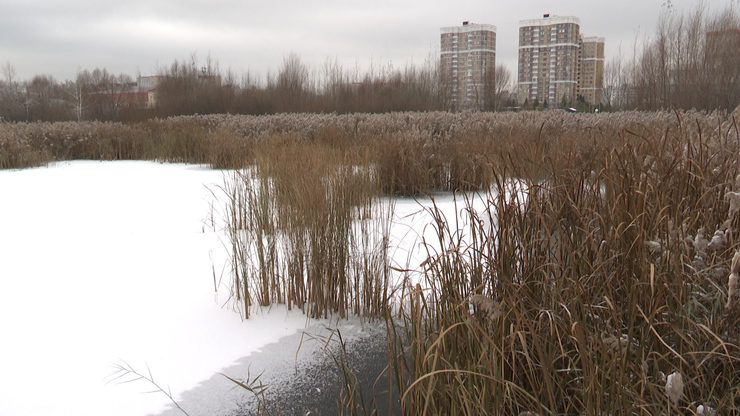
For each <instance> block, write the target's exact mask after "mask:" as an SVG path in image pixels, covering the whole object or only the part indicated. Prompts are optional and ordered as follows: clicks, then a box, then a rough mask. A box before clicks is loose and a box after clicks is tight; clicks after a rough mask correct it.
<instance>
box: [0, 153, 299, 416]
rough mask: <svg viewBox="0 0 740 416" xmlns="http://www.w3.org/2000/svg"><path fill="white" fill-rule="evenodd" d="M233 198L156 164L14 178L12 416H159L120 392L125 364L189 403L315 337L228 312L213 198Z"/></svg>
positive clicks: (0, 230) (8, 334) (6, 350)
mask: <svg viewBox="0 0 740 416" xmlns="http://www.w3.org/2000/svg"><path fill="white" fill-rule="evenodd" d="M222 184H223V173H222V172H219V171H213V170H209V169H205V168H202V167H198V166H192V165H168V164H158V163H150V162H91V161H76V162H64V163H56V164H53V165H51V166H49V167H41V168H35V169H25V170H17V171H0V334H2V335H1V336H0V339H1V340H0V415H145V414H148V413H151V412H157V411H159V410H162V409H164V408H165V405H167V404H168V400H167V398H166V397H164V395H162V394H142V392H145V391H149V390H151V389H152V386H150V385H148V384H147V383H145V382H135V383H128V384H118V383H115V382H109V381H110V376H111V374H112V373H113V372H114V368H113V366H114V365H115V364H117V363H121V362H123V361H125V362H127V363H128V364H130V365H131V366H133V367H134V368H135V369H137V370H139V371H142V372H145V371H147V366H148V368H149V369H150V370H151V372H152V375H153V376H154V378H155V379H156V381H158V382H160V383H162V384H163V385H165V386H169V388H170V389H171V391H172V393H173V394H175V395H177V394H178V393H179V392H181V391H184V390H186V389H189V388H191V387H193V386H195V385H196V384H197V383H198V382H199V381H201V380H204V379H207V378H208V377H210V376H211V375H213V373H214V372H215V371H218V370H219V369H221V368H223V367H225V366H227V365H229V364H230V363H232V362H234V361H235V360H237V359H238V358H240V357H242V356H244V355H247V354H249V353H250V352H253V351H255V350H257V349H259V348H260V347H262V346H263V345H265V344H268V343H270V342H275V341H277V340H278V339H280V338H281V337H284V336H286V335H290V334H293V333H295V332H296V331H298V330H299V329H301V328H303V327H304V326H305V324H306V320H305V318H304V317H303V315H301V314H300V312H299V311H291V312H288V311H286V310H284V309H282V308H280V307H276V308H273V310H272V311H270V312H267V313H265V314H264V315H262V316H260V317H259V319H253V320H249V321H246V322H242V321H241V320H240V318H239V316H238V314H236V313H234V312H232V311H231V310H229V309H228V308H223V307H222V304H223V303H224V302H225V300H226V298H225V295H224V294H223V293H222V294H220V295H219V296H216V294H215V292H214V282H213V266H214V265H215V267H216V275H217V277H218V276H220V275H221V269H220V268H221V266H222V265H223V264H224V260H225V256H226V251H225V250H224V249H223V245H222V241H220V238H221V237H220V235H219V234H218V233H217V232H215V231H214V228H213V227H211V226H210V224H209V222H210V213H211V212H212V210H211V204H212V203H213V196H212V194H211V192H210V191H209V189H208V188H209V187H210V188H214V187H215V186H217V185H222ZM216 215H217V214H216ZM224 278H225V279H226V272H224Z"/></svg>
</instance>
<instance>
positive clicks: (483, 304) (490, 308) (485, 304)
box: [470, 295, 503, 321]
mask: <svg viewBox="0 0 740 416" xmlns="http://www.w3.org/2000/svg"><path fill="white" fill-rule="evenodd" d="M470 303H471V304H473V305H475V306H477V307H478V310H479V311H480V312H481V313H482V314H483V317H484V318H485V319H487V320H488V321H493V320H495V319H498V318H500V317H501V316H502V315H503V311H502V310H501V305H500V304H499V303H498V302H496V301H495V300H493V299H491V298H488V297H486V296H483V295H473V296H471V297H470Z"/></svg>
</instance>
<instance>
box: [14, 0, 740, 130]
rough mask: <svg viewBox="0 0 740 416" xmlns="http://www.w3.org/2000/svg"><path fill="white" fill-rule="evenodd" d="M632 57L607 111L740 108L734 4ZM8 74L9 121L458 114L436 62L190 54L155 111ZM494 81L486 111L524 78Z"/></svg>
mask: <svg viewBox="0 0 740 416" xmlns="http://www.w3.org/2000/svg"><path fill="white" fill-rule="evenodd" d="M607 42H608V39H607ZM631 52H632V58H631V59H629V60H627V61H625V60H624V59H623V58H622V57H621V55H620V56H618V57H616V58H613V59H611V60H610V61H608V62H607V63H606V65H605V68H604V84H603V98H602V103H601V105H600V108H601V109H602V110H607V111H609V110H634V109H637V110H648V111H649V110H661V109H673V108H676V109H697V110H706V111H711V110H732V109H734V108H735V106H737V105H738V102H740V18H739V17H738V12H737V11H736V10H735V9H733V8H732V7H728V8H727V9H725V10H723V11H721V12H718V13H715V14H713V15H708V14H707V12H706V9H705V8H704V7H702V6H698V7H697V8H696V9H695V10H693V11H691V12H688V13H684V14H677V13H672V12H670V11H668V12H664V13H663V14H662V15H661V17H660V18H659V21H658V22H657V24H656V28H655V32H654V33H653V35H652V36H650V37H649V38H647V39H645V41H644V42H642V43H641V44H640V45H639V46H638V43H637V42H635V46H634V48H633V50H632V51H631ZM0 75H2V77H0V120H2V121H65V120H118V121H132V120H145V119H149V118H154V117H168V116H174V115H189V114H215V113H231V114H254V115H261V114H274V113H284V112H315V113H362V112H365V113H384V112H392V111H438V110H450V106H449V103H448V101H447V100H446V96H447V94H446V93H445V91H444V88H443V87H442V85H443V84H442V82H441V79H440V68H439V59H438V58H436V57H435V58H430V59H428V60H427V61H426V62H425V63H424V64H421V65H407V66H405V67H403V68H397V67H394V66H393V65H392V64H391V63H388V64H387V65H384V66H381V67H375V68H371V69H370V70H368V71H367V72H365V73H360V71H359V70H358V69H356V68H354V69H350V70H348V69H346V68H343V67H342V66H340V65H339V64H338V62H336V61H331V60H327V61H326V62H325V63H324V64H323V65H322V66H321V67H320V68H309V67H308V66H306V65H305V64H304V63H303V62H302V61H301V59H300V57H299V56H298V55H297V54H294V53H291V54H289V55H288V56H286V57H285V58H284V60H283V63H282V65H281V66H280V68H278V69H277V71H276V72H274V73H268V75H267V76H266V77H265V78H264V79H257V78H255V77H253V76H252V75H251V74H250V73H247V74H242V75H237V74H234V73H233V72H231V71H222V70H221V68H220V67H219V64H218V62H216V61H213V60H212V59H211V58H210V57H209V58H208V59H207V60H206V61H205V62H204V63H201V62H198V60H197V59H196V58H195V56H192V57H191V58H189V59H185V60H182V61H175V62H173V63H172V64H170V65H169V66H166V67H163V68H161V69H160V70H159V71H158V73H157V74H156V75H157V76H158V79H159V82H158V84H157V86H156V105H155V106H151V108H141V107H142V106H141V105H135V104H133V103H132V102H131V99H130V95H127V92H130V91H132V90H133V86H134V85H136V84H135V83H136V81H137V79H135V78H133V77H131V76H130V75H127V74H117V75H116V74H113V73H110V72H108V71H107V70H106V69H102V68H95V69H92V70H89V69H86V70H81V71H80V72H79V73H78V74H77V77H76V79H75V80H66V81H62V82H59V81H57V80H55V79H54V77H52V76H50V75H36V76H34V77H33V78H32V79H30V80H22V81H21V80H18V79H16V76H15V69H14V67H13V65H12V63H11V62H7V63H5V64H4V65H3V67H2V71H1V74H0ZM512 81H513V82H512ZM489 82H490V85H486V86H485V87H484V93H485V94H486V99H485V100H484V102H485V103H486V104H485V108H483V109H482V110H485V111H500V110H503V109H506V108H512V107H515V106H517V105H518V104H517V101H516V90H517V86H516V78H515V77H512V74H510V73H509V71H508V70H507V69H506V67H504V66H503V65H497V66H496V68H495V75H494V77H493V79H491V80H490V81H489ZM583 110H590V109H589V108H583Z"/></svg>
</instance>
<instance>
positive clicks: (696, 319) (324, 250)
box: [0, 111, 740, 415]
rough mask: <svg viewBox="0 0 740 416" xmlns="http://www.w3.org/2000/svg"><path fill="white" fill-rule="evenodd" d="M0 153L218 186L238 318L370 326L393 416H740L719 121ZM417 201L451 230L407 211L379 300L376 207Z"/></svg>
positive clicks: (330, 124) (21, 145)
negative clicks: (153, 163) (211, 180)
mask: <svg viewBox="0 0 740 416" xmlns="http://www.w3.org/2000/svg"><path fill="white" fill-rule="evenodd" d="M0 152H2V153H0V164H2V165H0V167H3V168H13V167H22V166H28V165H35V164H40V163H44V162H45V161H49V160H63V159H70V158H96V159H98V158H100V159H126V158H143V159H153V160H161V161H177V162H192V163H210V164H211V165H212V166H214V167H224V168H235V169H238V170H236V171H235V173H234V174H233V176H232V177H231V178H230V180H228V181H227V182H226V184H225V186H224V188H223V190H224V192H225V194H226V195H227V197H228V198H227V199H228V202H227V206H228V215H227V216H228V224H229V226H228V232H229V235H230V243H231V248H232V272H233V273H232V277H233V279H232V295H233V299H234V300H235V304H236V305H237V307H238V309H239V310H240V311H241V313H242V314H243V316H244V317H248V316H249V313H250V308H251V306H252V305H268V304H271V303H276V302H278V303H286V304H288V305H289V306H290V307H298V308H301V309H303V310H304V311H305V312H306V314H308V315H310V316H314V317H323V316H328V315H329V314H338V315H339V316H348V315H350V314H355V315H360V316H365V317H381V318H383V319H384V322H385V324H386V328H387V330H388V370H387V371H388V376H389V377H388V378H389V383H390V384H391V385H390V386H387V387H388V391H396V392H398V393H399V394H398V396H399V397H393V400H395V401H396V402H397V403H398V404H399V405H400V407H401V409H402V411H403V413H404V414H501V415H549V414H578V415H581V414H589V415H591V414H594V415H603V414H645V415H658V414H665V415H669V414H704V415H707V414H740V387H738V386H740V299H739V298H740V294H739V293H738V290H739V289H738V286H739V285H740V283H739V282H738V279H740V277H738V276H740V254H738V253H740V246H739V245H738V243H739V241H738V237H737V236H738V230H740V228H739V227H740V217H739V216H740V214H739V212H740V176H739V174H740V166H739V164H738V162H739V160H738V159H739V158H740V156H738V155H740V132H739V129H738V123H737V121H736V119H735V118H733V116H732V115H728V114H726V113H713V114H703V113H696V112H684V113H678V112H676V113H671V112H659V113H636V112H629V113H614V114H566V113H561V112H554V111H551V112H522V113H515V114H501V113H490V114H489V113H457V114H452V113H392V114H380V115H368V114H350V115H333V114H325V115H316V114H311V115H309V114H292V115H276V116H261V117H250V116H231V115H213V116H190V117H176V118H172V119H167V120H158V121H151V122H146V123H138V124H110V123H39V124H22V123H21V124H8V123H5V124H0ZM512 184H516V185H517V188H516V189H515V190H512ZM433 191H452V192H455V193H456V195H457V207H456V211H457V212H458V214H459V215H458V216H457V217H455V218H447V217H445V216H444V215H443V214H442V210H441V209H440V208H439V207H436V206H432V208H430V209H429V214H430V215H431V216H432V218H433V222H432V226H433V227H434V229H435V237H434V238H433V239H432V238H429V237H427V239H426V240H424V241H423V244H424V247H426V249H427V259H426V260H425V261H424V262H423V263H422V265H421V266H420V270H413V272H415V275H418V274H421V275H422V276H423V278H422V279H421V281H412V280H411V279H410V278H403V277H401V278H399V279H400V280H399V281H394V280H392V279H391V277H392V275H391V272H390V269H389V264H390V261H389V258H388V252H389V251H388V235H389V226H390V225H389V224H390V218H391V215H392V205H390V204H389V203H388V202H387V201H389V200H390V198H387V197H388V196H398V195H414V196H416V195H424V194H427V193H430V192H433ZM384 198H385V199H384ZM480 198H483V199H484V200H485V201H486V202H485V204H483V207H481V206H480V205H479V204H473V202H472V201H474V200H476V201H477V200H479V199H480ZM411 271H412V270H410V271H409V272H411ZM398 272H401V273H402V272H403V270H396V273H398ZM409 274H411V273H409ZM343 371H344V372H345V373H346V371H348V370H347V369H343ZM343 406H345V407H344V410H345V411H346V412H348V413H352V412H353V411H357V409H360V408H364V407H363V406H360V405H358V403H352V400H351V399H349V400H348V399H347V398H346V397H345V400H344V402H343ZM353 409H354V410H353ZM713 412H715V413H713Z"/></svg>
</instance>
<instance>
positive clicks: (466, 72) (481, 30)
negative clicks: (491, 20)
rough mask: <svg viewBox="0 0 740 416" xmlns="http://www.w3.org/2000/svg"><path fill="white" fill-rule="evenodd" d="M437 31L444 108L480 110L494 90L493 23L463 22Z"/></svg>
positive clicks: (494, 36)
mask: <svg viewBox="0 0 740 416" xmlns="http://www.w3.org/2000/svg"><path fill="white" fill-rule="evenodd" d="M440 32H441V36H440V42H441V48H440V50H441V66H440V70H441V75H442V85H443V88H444V92H445V99H446V100H447V106H448V108H450V109H453V110H465V109H478V110H480V109H484V108H485V107H486V106H487V103H488V102H489V100H490V99H491V98H492V94H493V93H494V90H493V88H494V82H493V80H494V70H495V67H496V26H493V25H487V24H476V23H468V22H463V24H462V26H452V27H443V28H442V29H440Z"/></svg>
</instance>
